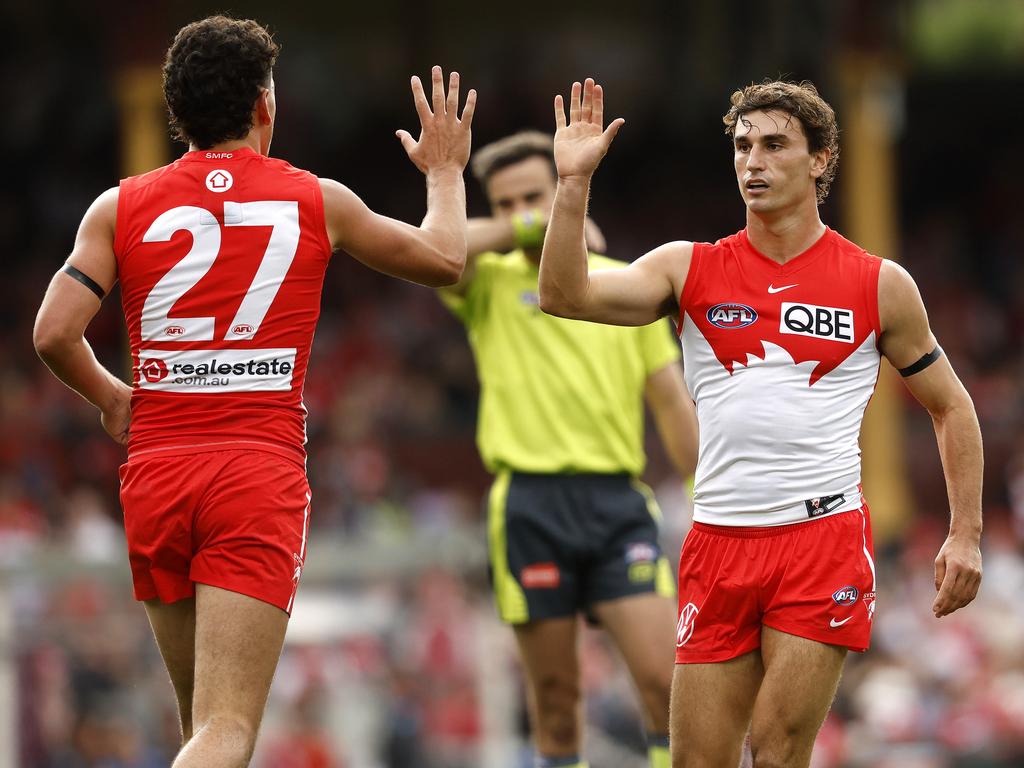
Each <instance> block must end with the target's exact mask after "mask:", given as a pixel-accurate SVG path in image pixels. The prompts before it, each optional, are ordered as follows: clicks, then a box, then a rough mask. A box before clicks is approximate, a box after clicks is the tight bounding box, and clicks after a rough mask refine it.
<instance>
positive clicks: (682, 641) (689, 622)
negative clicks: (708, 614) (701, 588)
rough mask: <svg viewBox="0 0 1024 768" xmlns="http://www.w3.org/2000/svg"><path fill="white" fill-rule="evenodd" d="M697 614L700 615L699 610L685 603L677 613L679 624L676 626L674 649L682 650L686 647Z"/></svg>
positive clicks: (691, 604)
mask: <svg viewBox="0 0 1024 768" xmlns="http://www.w3.org/2000/svg"><path fill="white" fill-rule="evenodd" d="M698 613H700V608H698V607H697V606H696V605H694V604H693V603H687V604H686V605H685V606H684V607H683V609H682V610H681V611H679V623H678V624H676V648H682V647H683V646H684V645H686V643H687V641H688V640H689V639H690V637H691V636H692V635H693V625H694V622H695V621H696V619H697V614H698Z"/></svg>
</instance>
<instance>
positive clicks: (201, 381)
mask: <svg viewBox="0 0 1024 768" xmlns="http://www.w3.org/2000/svg"><path fill="white" fill-rule="evenodd" d="M294 370H295V349H294V348H292V349H214V350H208V349H190V350H180V351H178V350H154V349H144V350H142V351H140V352H139V373H140V375H139V387H141V388H142V389H152V390H158V391H161V392H286V391H288V390H290V389H291V388H292V374H293V372H294Z"/></svg>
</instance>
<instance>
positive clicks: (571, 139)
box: [555, 77, 626, 179]
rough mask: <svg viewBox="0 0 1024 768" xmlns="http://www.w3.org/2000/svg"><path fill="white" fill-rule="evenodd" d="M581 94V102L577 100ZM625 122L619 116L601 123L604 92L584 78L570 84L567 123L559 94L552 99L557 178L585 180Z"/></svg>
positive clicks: (590, 174)
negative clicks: (581, 80) (579, 81)
mask: <svg viewBox="0 0 1024 768" xmlns="http://www.w3.org/2000/svg"><path fill="white" fill-rule="evenodd" d="M581 93H582V100H581V98H580V96H581ZM625 122H626V121H625V120H623V119H622V118H621V117H618V118H616V119H615V120H612V121H611V123H609V124H608V127H607V128H603V124H604V89H602V88H601V86H600V85H597V84H595V83H594V81H593V79H592V78H589V77H588V78H587V79H586V80H585V81H584V82H583V85H582V86H581V85H580V84H579V83H578V82H576V83H573V84H572V92H571V94H570V95H569V122H568V123H566V121H565V105H564V103H563V101H562V95H561V94H559V95H558V96H555V166H556V167H557V169H558V177H559V178H560V179H569V178H580V179H589V178H590V176H592V175H593V173H594V171H596V170H597V166H598V165H600V163H601V159H602V158H603V157H604V156H605V153H606V152H607V151H608V147H610V146H611V143H612V139H614V138H615V134H617V133H618V132H619V128H621V127H622V126H623V124H624V123H625Z"/></svg>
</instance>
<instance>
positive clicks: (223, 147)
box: [188, 131, 267, 155]
mask: <svg viewBox="0 0 1024 768" xmlns="http://www.w3.org/2000/svg"><path fill="white" fill-rule="evenodd" d="M188 148H189V151H190V152H195V151H196V150H198V149H199V147H197V146H196V145H195V144H190V145H189V147H188ZM243 148H247V149H251V150H252V151H253V152H255V153H256V154H261V155H265V154H267V153H266V152H263V151H262V147H261V146H260V137H259V136H258V135H257V134H256V131H250V132H249V133H248V134H247V135H245V136H243V137H242V138H240V139H232V140H231V141H222V142H220V143H219V144H214V145H213V146H212V147H208V148H206V149H205V151H206V152H233V151H234V150H236V149H243Z"/></svg>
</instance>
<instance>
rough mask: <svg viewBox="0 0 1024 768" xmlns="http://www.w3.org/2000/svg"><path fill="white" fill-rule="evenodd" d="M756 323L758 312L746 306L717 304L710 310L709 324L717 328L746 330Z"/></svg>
mask: <svg viewBox="0 0 1024 768" xmlns="http://www.w3.org/2000/svg"><path fill="white" fill-rule="evenodd" d="M756 321H757V312H755V311H754V308H753V307H748V306H747V305H746V304H734V303H731V302H727V303H724V304H715V306H713V307H712V308H711V309H709V310H708V322H709V323H711V324H712V325H713V326H715V327H716V328H725V329H728V330H735V329H736V328H746V327H747V326H748V325H751V324H753V323H755V322H756Z"/></svg>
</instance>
